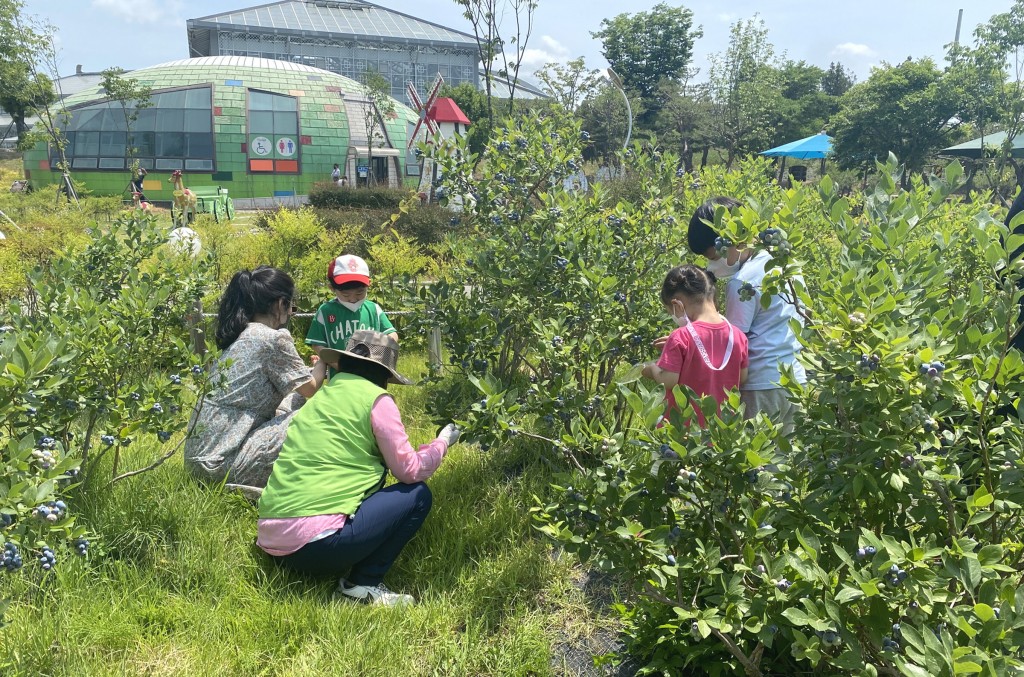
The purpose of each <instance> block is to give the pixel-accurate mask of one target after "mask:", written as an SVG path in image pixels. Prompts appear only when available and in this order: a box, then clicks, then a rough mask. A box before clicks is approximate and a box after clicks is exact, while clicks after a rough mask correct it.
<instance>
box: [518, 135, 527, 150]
mask: <svg viewBox="0 0 1024 677" xmlns="http://www.w3.org/2000/svg"><path fill="white" fill-rule="evenodd" d="M516 145H517V146H519V148H521V149H522V150H526V147H527V146H529V145H530V142H529V141H527V140H526V137H525V136H517V137H516Z"/></svg>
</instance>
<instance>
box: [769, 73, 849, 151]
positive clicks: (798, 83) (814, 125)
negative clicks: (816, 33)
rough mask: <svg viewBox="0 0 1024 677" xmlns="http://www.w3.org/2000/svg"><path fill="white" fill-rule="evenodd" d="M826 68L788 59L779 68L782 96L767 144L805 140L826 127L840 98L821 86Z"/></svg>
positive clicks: (837, 107) (774, 144) (776, 144)
mask: <svg viewBox="0 0 1024 677" xmlns="http://www.w3.org/2000/svg"><path fill="white" fill-rule="evenodd" d="M824 76H825V71H824V70H822V69H821V68H818V67H817V66H812V65H810V64H807V63H806V62H804V61H792V60H790V61H786V62H785V63H784V64H782V66H781V67H780V68H779V79H780V81H781V89H780V93H781V97H780V98H779V100H778V104H777V107H776V108H775V111H774V115H773V122H772V127H773V128H774V133H773V134H772V135H771V137H770V139H769V141H768V146H778V145H781V144H783V143H788V142H790V141H795V140H796V139H802V138H804V137H806V136H811V135H812V134H817V133H818V132H820V131H821V130H822V129H824V128H825V123H826V121H827V120H828V119H829V118H830V117H831V116H832V114H834V113H835V112H836V111H837V110H839V99H838V97H834V96H829V95H828V94H826V93H825V92H824V91H823V89H822V85H821V82H822V79H823V78H824Z"/></svg>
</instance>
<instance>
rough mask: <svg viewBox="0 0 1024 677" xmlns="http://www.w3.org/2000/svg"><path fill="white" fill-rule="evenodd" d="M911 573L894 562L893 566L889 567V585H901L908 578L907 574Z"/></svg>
mask: <svg viewBox="0 0 1024 677" xmlns="http://www.w3.org/2000/svg"><path fill="white" fill-rule="evenodd" d="M909 575H910V574H908V573H907V572H906V571H904V570H903V569H900V568H899V566H898V565H896V564H893V565H892V566H891V567H889V577H888V580H889V585H899V584H900V583H902V582H903V581H905V580H907V576H909Z"/></svg>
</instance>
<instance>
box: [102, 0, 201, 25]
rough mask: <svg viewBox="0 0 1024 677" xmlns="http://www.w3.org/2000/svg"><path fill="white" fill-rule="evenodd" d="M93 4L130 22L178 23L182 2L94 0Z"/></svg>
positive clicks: (163, 0) (173, 0) (162, 0)
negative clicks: (178, 12) (178, 13)
mask: <svg viewBox="0 0 1024 677" xmlns="http://www.w3.org/2000/svg"><path fill="white" fill-rule="evenodd" d="M92 6H93V7H94V8H96V9H98V10H102V11H106V12H110V13H111V14H113V15H114V16H117V17H120V18H121V19H123V20H124V21H126V22H128V23H139V24H154V23H165V22H169V21H170V22H174V23H177V21H175V19H176V18H177V16H176V15H177V11H178V9H180V7H181V4H180V2H177V1H175V0H171V1H168V0H92Z"/></svg>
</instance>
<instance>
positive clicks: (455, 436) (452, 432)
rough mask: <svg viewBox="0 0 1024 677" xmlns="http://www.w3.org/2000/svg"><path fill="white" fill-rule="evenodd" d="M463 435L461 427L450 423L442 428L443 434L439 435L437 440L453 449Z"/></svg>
mask: <svg viewBox="0 0 1024 677" xmlns="http://www.w3.org/2000/svg"><path fill="white" fill-rule="evenodd" d="M461 434H462V431H461V430H459V426H457V425H455V424H454V423H449V424H448V425H446V426H445V427H443V428H441V432H439V433H438V434H437V439H439V440H442V441H443V442H444V443H445V444H446V445H448V446H449V447H451V446H452V445H453V444H455V443H456V442H458V441H459V435H461Z"/></svg>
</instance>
